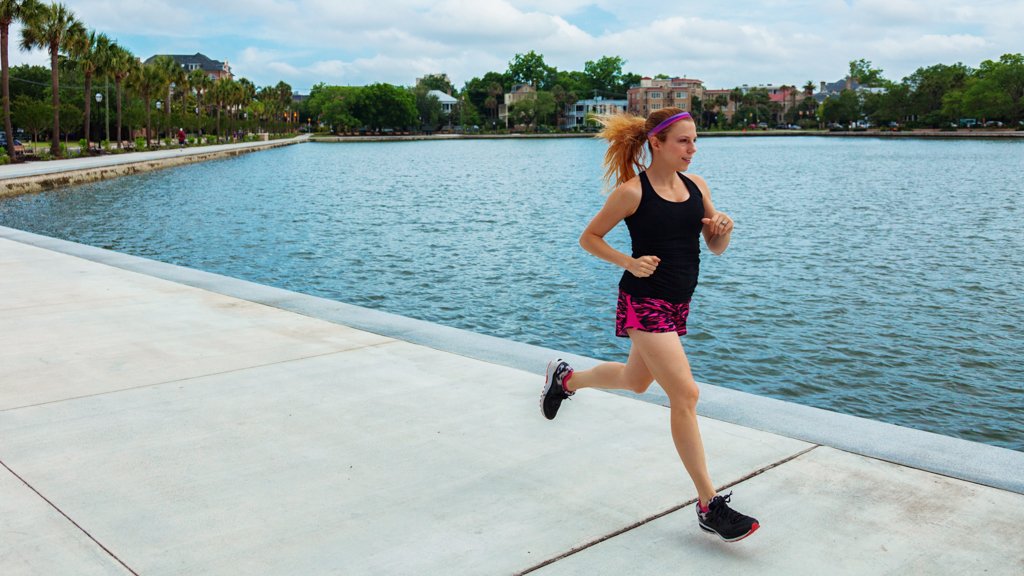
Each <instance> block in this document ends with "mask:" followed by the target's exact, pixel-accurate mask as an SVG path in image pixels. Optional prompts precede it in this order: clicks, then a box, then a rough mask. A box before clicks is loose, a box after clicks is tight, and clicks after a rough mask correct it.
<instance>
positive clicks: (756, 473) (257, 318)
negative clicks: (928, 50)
mask: <svg viewBox="0 0 1024 576" xmlns="http://www.w3.org/2000/svg"><path fill="white" fill-rule="evenodd" d="M0 343H2V346H0V462H2V466H0V573H3V574H4V575H5V576H8V575H20V574H132V573H134V574H146V575H149V574H198V573H202V574H303V575H308V574H474V575H476V574H524V573H533V574H545V575H549V574H550V575H562V574H580V575H584V574H585V575H592V574H608V575H621V574H669V573H672V574H679V573H681V574H706V573H708V572H709V571H711V570H714V571H716V572H722V573H727V574H738V573H743V572H754V571H756V572H757V573H763V574H821V573H829V574H907V573H929V574H968V573H969V574H975V573H976V574H980V573H985V574H1007V575H1011V574H1020V573H1021V572H1022V570H1024V534H1022V533H1021V531H1020V530H1019V529H1018V528H1019V526H1020V525H1021V524H1022V523H1024V454H1021V453H1019V452H1014V451H1010V450H1004V449H999V448H995V447H992V446H986V445H980V444H974V443H970V442H965V441H962V440H956V439H953V438H947V437H943V436H938V435H934V434H928V433H924V432H918V431H914V430H909V429H905V428H899V427H896V426H890V425H886V424H881V423H877V422H872V421H868V420H861V419H857V418H852V417H848V416H841V415H838V414H834V413H831V412H826V411H823V410H817V409H813V408H807V407H803V406H797V405H794V404H789V403H785V402H780V401H776V400H769V399H766V398H760V397H757V396H752V395H749V394H743V393H739V392H734V391H730V390H726V389H723V388H718V387H716V386H711V385H702V402H701V405H700V408H699V411H700V413H701V414H702V419H701V430H702V434H703V437H704V441H705V444H706V447H707V452H708V454H709V465H710V471H711V474H712V477H713V478H714V479H715V480H716V482H718V483H719V485H720V486H721V487H722V488H723V489H724V490H726V491H729V490H733V491H735V496H734V503H735V504H736V507H737V508H738V509H740V510H743V511H748V512H750V513H751V514H753V515H755V516H756V517H757V518H758V519H759V520H760V521H761V524H762V529H761V530H760V531H758V532H757V533H756V534H755V535H754V536H753V537H751V538H749V539H747V540H745V541H743V542H740V543H737V544H725V543H723V542H721V541H719V540H718V539H717V538H715V537H712V536H709V535H706V534H704V533H702V532H701V531H700V530H699V529H698V528H697V525H696V522H695V519H694V513H693V510H692V502H693V498H694V496H695V494H694V491H693V488H692V486H691V485H690V482H689V480H688V478H687V476H686V473H685V470H684V469H683V467H682V464H681V463H680V462H679V460H678V457H677V456H676V455H675V451H674V449H673V446H672V442H671V438H670V436H669V431H668V410H667V409H666V408H665V407H664V406H662V405H661V403H663V399H664V396H663V394H659V393H658V392H657V390H654V391H652V392H649V393H648V394H645V395H644V396H642V397H640V398H636V397H624V396H623V395H615V394H609V393H606V392H601V391H594V390H585V391H582V392H580V393H579V394H577V395H576V396H575V397H574V398H573V399H572V400H571V401H569V402H567V403H566V404H565V406H564V407H563V411H562V412H561V413H560V414H559V417H558V419H556V420H555V421H551V422H549V421H547V420H545V419H544V418H543V417H542V416H541V415H540V412H539V408H538V404H537V399H538V395H539V392H540V387H541V384H542V380H543V377H542V376H541V375H540V374H541V373H542V371H543V369H544V366H545V363H546V361H547V359H548V358H549V357H550V356H551V355H552V354H556V353H557V352H556V351H550V350H544V349H540V348H537V347H533V346H528V345H525V344H520V343H516V342H510V341H504V340H499V339H497V338H491V337H487V336H482V335H478V334H473V333H469V332H465V331H460V330H456V329H452V328H446V327H442V326H437V325H433V324H429V323H426V322H421V321H417V320H412V319H408V318H403V317H399V316H394V315H391V314H387V313H384V312H379V311H374V310H368V309H363V308H357V307H354V306H349V305H346V304H342V303H338V302H333V301H329V300H324V299H321V298H315V297H312V296H306V295H302V294H296V293H293V292H288V291H285V290H280V289H276V288H271V287H267V286H261V285H258V284H253V283H249V282H245V281H241V280H237V279H232V278H226V277H223V276H217V275H214V274H209V273H205V272H201V271H196V270H190V269H185V268H180V267H176V266H172V265H169V264H163V263H159V262H155V261H151V260H146V259H143V258H138V257H133V256H128V255H124V254H119V253H116V252H110V251H106V250H101V249H98V248H93V247H89V246H83V245H79V244H74V243H70V242H65V241H61V240H55V239H52V238H46V237H43V236H37V235H33V234H29V233H25V232H20V231H17V230H13V229H9V228H0ZM572 361H573V362H574V363H575V364H576V365H577V366H578V367H586V366H588V365H592V364H593V363H594V362H595V360H591V359H585V358H579V357H573V358H572ZM929 470H930V471H929Z"/></svg>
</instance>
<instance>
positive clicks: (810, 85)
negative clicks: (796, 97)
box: [804, 80, 814, 96]
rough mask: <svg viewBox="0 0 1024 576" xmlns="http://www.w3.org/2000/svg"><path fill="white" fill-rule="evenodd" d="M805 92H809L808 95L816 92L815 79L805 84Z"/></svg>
mask: <svg viewBox="0 0 1024 576" xmlns="http://www.w3.org/2000/svg"><path fill="white" fill-rule="evenodd" d="M804 94H807V95H808V96H810V95H811V94H814V81H813V80H808V81H807V84H804Z"/></svg>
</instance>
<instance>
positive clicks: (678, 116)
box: [647, 112, 692, 138]
mask: <svg viewBox="0 0 1024 576" xmlns="http://www.w3.org/2000/svg"><path fill="white" fill-rule="evenodd" d="M683 118H692V116H690V113H689V112H680V113H679V114H676V115H675V116H669V117H668V118H666V119H665V121H664V122H662V123H661V124H658V125H657V126H655V127H654V130H651V131H650V132H648V133H647V137H648V138H650V137H651V136H654V135H655V134H657V133H658V132H661V130H662V129H663V128H665V127H666V126H668V125H669V124H671V123H673V122H675V121H676V120H682V119H683Z"/></svg>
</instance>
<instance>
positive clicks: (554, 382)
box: [540, 358, 575, 420]
mask: <svg viewBox="0 0 1024 576" xmlns="http://www.w3.org/2000/svg"><path fill="white" fill-rule="evenodd" d="M571 373H572V368H570V367H569V364H568V363H566V362H563V361H562V359H561V358H557V359H555V360H552V361H551V362H548V373H547V377H546V378H545V380H544V391H543V392H541V394H540V411H541V413H542V414H544V417H545V418H547V419H548V420H554V419H555V414H557V413H558V407H559V406H561V405H562V400H565V399H566V398H568V397H569V396H572V395H573V394H575V392H568V391H566V389H565V386H564V385H563V384H562V382H563V381H564V380H565V377H566V376H568V375H569V374H571Z"/></svg>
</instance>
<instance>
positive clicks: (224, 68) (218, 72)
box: [144, 52, 235, 80]
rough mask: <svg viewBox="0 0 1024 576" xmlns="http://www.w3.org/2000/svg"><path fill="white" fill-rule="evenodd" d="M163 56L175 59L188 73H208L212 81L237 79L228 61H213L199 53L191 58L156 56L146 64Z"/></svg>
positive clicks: (183, 56) (173, 55)
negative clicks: (195, 71)
mask: <svg viewBox="0 0 1024 576" xmlns="http://www.w3.org/2000/svg"><path fill="white" fill-rule="evenodd" d="M161 56H170V57H171V58H174V61H175V62H177V63H178V64H181V66H182V67H183V68H184V69H185V71H186V72H191V71H193V70H202V71H203V72H206V74H207V75H208V76H209V77H210V79H211V80H220V79H221V78H234V77H235V76H234V74H232V73H231V66H229V65H228V61H227V60H225V61H223V62H221V61H219V60H211V59H210V58H207V57H206V56H204V55H203V54H200V53H199V52H196V53H195V54H194V55H191V56H188V55H180V54H156V55H154V56H150V57H149V58H148V59H146V61H145V62H144V64H152V63H153V61H154V60H156V59H157V58H159V57H161Z"/></svg>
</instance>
